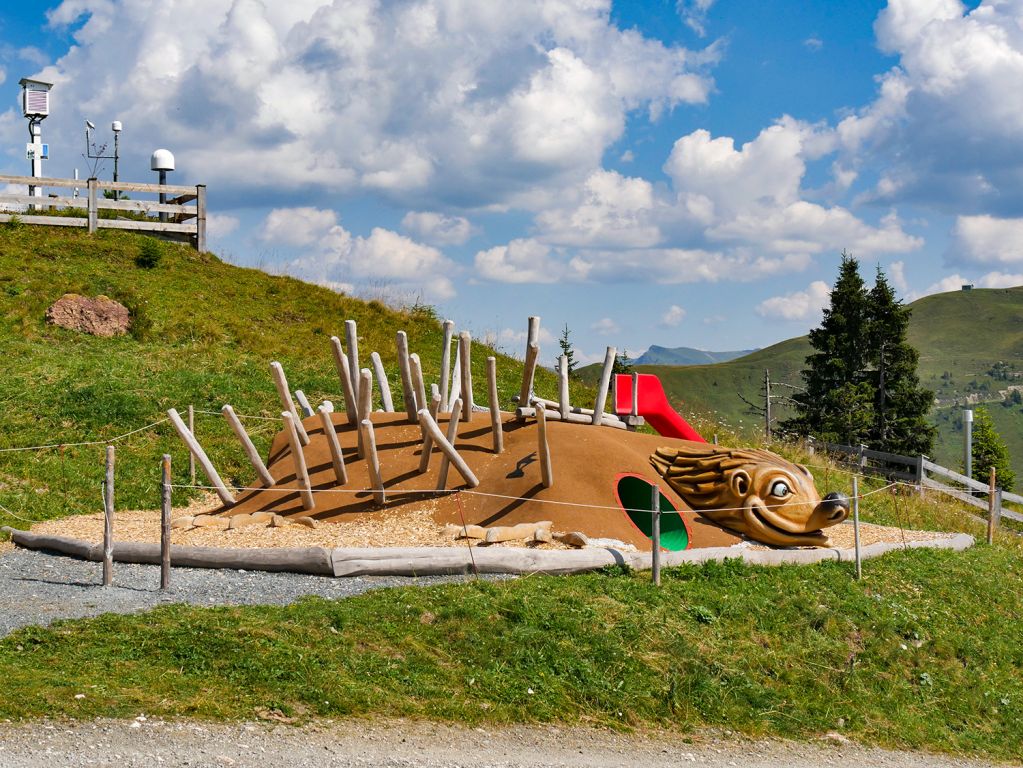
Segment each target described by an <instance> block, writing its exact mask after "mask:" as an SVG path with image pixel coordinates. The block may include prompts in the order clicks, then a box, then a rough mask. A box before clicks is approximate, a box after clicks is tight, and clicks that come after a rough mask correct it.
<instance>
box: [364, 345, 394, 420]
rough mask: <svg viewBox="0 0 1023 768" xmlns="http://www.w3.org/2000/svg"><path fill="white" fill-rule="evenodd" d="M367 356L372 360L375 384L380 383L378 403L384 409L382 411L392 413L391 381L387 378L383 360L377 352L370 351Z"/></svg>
mask: <svg viewBox="0 0 1023 768" xmlns="http://www.w3.org/2000/svg"><path fill="white" fill-rule="evenodd" d="M369 357H370V360H372V361H373V373H375V374H376V377H377V384H379V385H380V405H381V407H382V408H383V409H384V413H394V400H393V399H392V398H391V382H389V381H388V380H387V371H385V370H384V361H383V360H381V359H380V353H379V352H371V353H370V355H369Z"/></svg>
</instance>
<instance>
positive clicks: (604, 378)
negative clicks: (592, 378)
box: [590, 347, 617, 426]
mask: <svg viewBox="0 0 1023 768" xmlns="http://www.w3.org/2000/svg"><path fill="white" fill-rule="evenodd" d="M616 356H617V350H616V349H615V348H614V347H608V348H607V352H606V353H605V354H604V370H603V371H602V372H601V374H600V386H599V387H598V388H597V400H596V402H595V403H594V404H593V419H592V420H591V422H590V423H591V424H593V426H598V425H599V424H600V420H601V416H602V414H603V413H604V408H605V406H606V405H607V389H608V386H609V385H610V384H611V371H612V369H613V368H614V364H615V357H616Z"/></svg>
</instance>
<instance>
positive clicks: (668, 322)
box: [661, 304, 686, 328]
mask: <svg viewBox="0 0 1023 768" xmlns="http://www.w3.org/2000/svg"><path fill="white" fill-rule="evenodd" d="M685 317H686V311H685V310H684V309H682V307H680V306H679V305H678V304H672V305H671V306H670V307H668V310H667V311H666V312H665V313H664V314H663V315H661V325H662V326H664V327H665V328H677V327H678V326H679V325H680V324H681V323H682V321H683V320H685Z"/></svg>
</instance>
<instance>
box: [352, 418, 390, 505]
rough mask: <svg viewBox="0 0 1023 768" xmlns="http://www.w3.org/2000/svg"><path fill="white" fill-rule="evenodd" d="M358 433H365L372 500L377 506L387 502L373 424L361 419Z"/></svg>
mask: <svg viewBox="0 0 1023 768" xmlns="http://www.w3.org/2000/svg"><path fill="white" fill-rule="evenodd" d="M359 431H360V432H362V433H365V437H364V438H363V440H364V441H365V444H366V463H367V464H368V465H369V480H370V483H372V485H373V500H374V501H375V502H376V503H377V504H384V503H385V502H386V501H387V491H385V490H384V481H383V480H382V479H381V477H380V458H379V457H378V456H377V439H376V435H375V434H374V433H373V422H372V421H370V420H369V419H363V420H362V421H360V422H359Z"/></svg>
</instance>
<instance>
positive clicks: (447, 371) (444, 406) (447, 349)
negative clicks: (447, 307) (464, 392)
mask: <svg viewBox="0 0 1023 768" xmlns="http://www.w3.org/2000/svg"><path fill="white" fill-rule="evenodd" d="M442 327H443V329H444V341H442V342H441V348H440V387H439V388H440V407H441V410H443V411H445V412H447V410H448V409H449V408H450V407H451V406H450V403H451V401H450V400H449V399H448V397H449V394H450V393H449V391H448V388H449V387H448V385H449V382H450V380H451V379H450V376H451V337H452V336H453V335H454V332H455V324H454V322H452V321H451V320H445V321H444V324H443V326H442Z"/></svg>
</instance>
